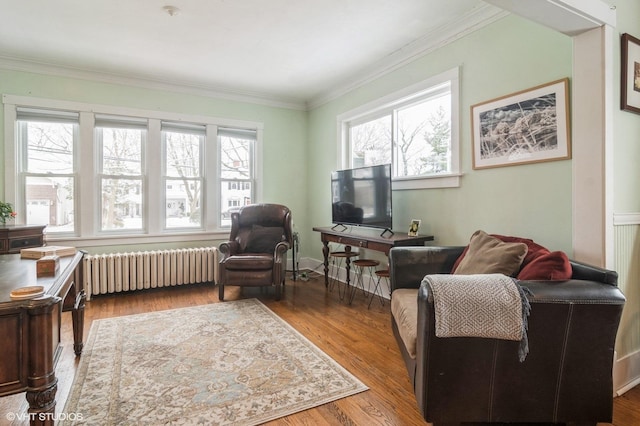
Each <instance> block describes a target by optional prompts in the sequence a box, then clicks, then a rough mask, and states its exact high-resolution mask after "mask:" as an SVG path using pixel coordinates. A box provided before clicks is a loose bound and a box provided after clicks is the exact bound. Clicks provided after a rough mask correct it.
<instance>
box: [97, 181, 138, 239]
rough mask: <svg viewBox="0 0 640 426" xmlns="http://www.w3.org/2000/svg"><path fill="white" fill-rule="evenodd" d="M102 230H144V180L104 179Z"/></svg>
mask: <svg viewBox="0 0 640 426" xmlns="http://www.w3.org/2000/svg"><path fill="white" fill-rule="evenodd" d="M101 194H102V230H107V231H108V230H140V229H142V180H141V179H102V191H101Z"/></svg>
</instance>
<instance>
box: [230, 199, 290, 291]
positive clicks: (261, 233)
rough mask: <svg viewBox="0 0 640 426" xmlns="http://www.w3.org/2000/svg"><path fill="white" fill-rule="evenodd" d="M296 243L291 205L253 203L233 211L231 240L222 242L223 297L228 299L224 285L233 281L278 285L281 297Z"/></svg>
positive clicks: (276, 288) (243, 284)
mask: <svg viewBox="0 0 640 426" xmlns="http://www.w3.org/2000/svg"><path fill="white" fill-rule="evenodd" d="M292 244H293V234H292V228H291V211H290V210H289V208H288V207H286V206H283V205H280V204H251V205H248V206H244V207H242V208H241V209H240V210H239V211H238V212H234V213H232V214H231V232H230V233H229V241H227V242H224V243H222V244H220V254H221V256H220V258H219V264H220V279H219V283H218V284H219V299H220V300H224V287H225V286H228V285H232V286H274V287H275V296H276V299H277V300H280V297H281V291H282V286H284V281H285V271H286V266H287V251H288V250H289V248H291V246H292Z"/></svg>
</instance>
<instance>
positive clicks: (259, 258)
mask: <svg viewBox="0 0 640 426" xmlns="http://www.w3.org/2000/svg"><path fill="white" fill-rule="evenodd" d="M224 267H225V268H226V269H228V270H253V271H259V270H263V269H272V268H273V255H271V254H266V253H265V254H255V253H248V254H236V255H234V256H229V257H228V258H226V259H225V260H224Z"/></svg>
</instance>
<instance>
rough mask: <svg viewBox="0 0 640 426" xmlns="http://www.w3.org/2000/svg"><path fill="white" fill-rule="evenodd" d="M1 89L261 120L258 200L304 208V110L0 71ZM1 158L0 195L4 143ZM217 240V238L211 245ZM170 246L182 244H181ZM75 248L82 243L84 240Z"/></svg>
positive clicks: (300, 225) (0, 194)
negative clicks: (260, 189)
mask: <svg viewBox="0 0 640 426" xmlns="http://www.w3.org/2000/svg"><path fill="white" fill-rule="evenodd" d="M0 93H1V94H10V95H19V96H30V97H36V98H49V99H56V100H64V101H74V102H86V103H92V104H102V105H114V106H121V107H122V106H124V107H127V108H137V109H145V110H154V111H164V112H172V113H180V114H193V115H205V116H212V117H221V118H226V119H237V120H247V121H255V122H261V123H263V124H264V137H263V143H264V147H263V158H264V164H263V182H264V190H263V197H262V199H261V200H259V201H262V202H275V203H281V204H285V205H287V206H289V207H290V208H291V209H292V211H293V212H294V213H295V212H304V211H305V210H306V196H307V190H306V188H307V181H306V164H305V161H306V160H305V159H306V158H307V144H306V140H307V133H306V131H307V124H306V120H307V118H306V116H307V113H306V112H305V111H302V110H294V109H288V108H277V107H270V106H263V105H256V104H251V103H245V102H238V101H230V100H221V99H214V98H211V97H206V96H195V95H190V94H185V93H178V92H169V91H161V90H150V89H145V88H141V87H133V86H125V85H120V84H108V83H100V82H92V81H88V80H81V79H73V78H65V77H54V76H46V75H41V74H36V73H26V72H16V71H8V70H1V69H0ZM3 121H4V120H3V117H0V132H1V133H0V135H4V123H3ZM0 158H2V160H3V161H2V164H1V165H0V167H1V170H0V199H3V198H4V164H5V161H4V145H2V147H1V148H0ZM294 217H295V221H296V227H298V228H303V227H305V226H307V225H306V223H300V221H303V220H304V215H303V214H299V215H298V214H296V215H295V216H294ZM218 243H219V241H217V242H215V243H214V245H218ZM173 245H175V246H184V244H173ZM198 245H201V244H198ZM78 246H79V247H82V244H78ZM156 246H157V244H148V245H146V244H144V245H140V244H135V243H134V244H132V246H131V247H129V248H128V250H138V249H139V248H141V247H144V248H149V249H153V248H155V247H156ZM114 249H115V248H114ZM117 249H118V250H122V249H127V247H126V246H125V245H123V244H121V245H118V246H117ZM109 250H111V248H110V247H100V248H92V247H89V251H91V252H104V251H109Z"/></svg>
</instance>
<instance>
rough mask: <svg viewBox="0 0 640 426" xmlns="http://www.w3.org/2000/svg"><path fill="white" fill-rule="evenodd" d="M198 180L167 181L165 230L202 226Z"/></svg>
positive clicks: (199, 184) (200, 186) (199, 183)
mask: <svg viewBox="0 0 640 426" xmlns="http://www.w3.org/2000/svg"><path fill="white" fill-rule="evenodd" d="M201 188H202V184H201V182H200V180H183V179H171V180H167V183H166V187H165V190H166V192H165V196H166V201H167V208H166V212H165V218H166V222H165V226H166V227H167V228H193V227H200V226H201V224H202V212H201V209H200V206H201V205H202V200H201V197H202V191H201Z"/></svg>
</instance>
